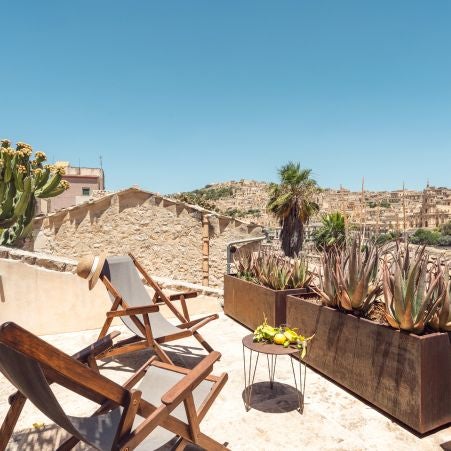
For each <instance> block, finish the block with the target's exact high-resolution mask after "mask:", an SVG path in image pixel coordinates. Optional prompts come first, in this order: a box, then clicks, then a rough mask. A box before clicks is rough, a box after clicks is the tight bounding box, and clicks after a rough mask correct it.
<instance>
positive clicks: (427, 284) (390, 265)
mask: <svg viewBox="0 0 451 451" xmlns="http://www.w3.org/2000/svg"><path fill="white" fill-rule="evenodd" d="M382 268H383V271H382V272H383V289H384V299H385V316H386V318H387V321H388V322H389V324H390V325H391V326H392V327H394V328H397V329H402V330H406V331H409V332H413V333H416V334H421V333H422V332H423V331H424V328H425V327H426V325H427V323H428V322H429V321H430V320H431V319H432V317H433V316H434V314H435V313H436V311H437V309H438V308H439V306H440V304H441V302H442V296H443V295H444V291H443V290H440V286H439V284H440V280H441V277H443V275H442V273H441V270H440V265H437V264H435V265H434V264H430V262H429V255H428V254H427V253H426V252H425V247H424V246H423V247H422V248H420V249H419V250H418V251H417V253H416V255H414V257H413V258H410V252H409V247H408V245H406V247H405V249H404V250H401V249H400V248H399V247H398V248H397V250H396V251H395V253H393V254H392V258H391V262H390V261H389V259H388V258H385V260H384V263H383V265H382Z"/></svg>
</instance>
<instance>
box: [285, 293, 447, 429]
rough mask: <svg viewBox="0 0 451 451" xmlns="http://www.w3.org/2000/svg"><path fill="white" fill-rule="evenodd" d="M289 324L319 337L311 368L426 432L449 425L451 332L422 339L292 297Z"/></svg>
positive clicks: (311, 355)
mask: <svg viewBox="0 0 451 451" xmlns="http://www.w3.org/2000/svg"><path fill="white" fill-rule="evenodd" d="M286 306H287V321H288V322H289V323H290V324H295V325H296V327H299V328H300V330H301V331H302V333H303V334H306V335H311V334H313V333H316V335H315V338H314V339H313V341H312V344H311V347H310V349H309V352H308V354H307V357H306V362H307V363H308V364H309V365H311V366H312V367H313V368H315V369H317V370H318V371H320V372H321V373H323V374H325V375H326V376H328V377H329V378H331V379H333V380H334V381H336V382H337V383H339V384H341V385H343V386H344V387H346V388H348V389H349V390H351V391H352V392H354V393H355V394H357V395H359V396H361V397H362V398H364V399H365V400H366V401H368V402H370V403H371V404H374V405H375V406H377V407H379V408H380V409H381V410H383V411H385V412H387V413H388V414H390V415H392V416H393V417H395V418H396V419H398V420H399V421H401V422H402V423H405V424H406V425H407V426H409V427H411V428H412V429H414V430H416V431H417V432H419V433H421V434H423V433H425V432H428V431H431V430H432V429H435V428H437V427H439V426H442V425H445V424H447V423H449V422H451V334H448V333H433V334H429V335H423V336H418V335H414V334H408V333H405V332H400V331H397V330H394V329H392V328H390V327H388V326H382V325H379V324H376V323H374V322H372V321H369V320H366V319H362V318H357V317H355V316H353V315H348V314H345V313H342V312H339V311H337V310H334V309H331V308H329V307H324V306H321V305H315V304H313V303H311V302H308V301H304V300H302V299H299V298H296V297H294V296H289V297H288V298H287V301H286Z"/></svg>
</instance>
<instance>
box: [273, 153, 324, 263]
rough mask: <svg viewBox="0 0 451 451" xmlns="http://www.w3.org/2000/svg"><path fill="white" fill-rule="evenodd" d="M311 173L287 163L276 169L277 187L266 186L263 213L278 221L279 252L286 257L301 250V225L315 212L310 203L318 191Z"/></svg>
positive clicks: (313, 204) (315, 204)
mask: <svg viewBox="0 0 451 451" xmlns="http://www.w3.org/2000/svg"><path fill="white" fill-rule="evenodd" d="M311 173H312V171H311V169H301V167H300V164H299V163H293V162H291V161H290V162H289V163H288V164H286V165H285V166H282V167H281V168H280V169H279V176H280V183H279V184H277V183H271V185H270V186H269V201H268V205H267V209H268V211H270V212H271V213H273V214H274V215H275V216H276V217H277V218H278V219H279V221H280V225H281V226H282V231H281V234H280V237H281V239H282V249H283V251H284V252H285V255H287V256H288V257H294V256H295V255H297V254H298V253H299V251H300V250H301V249H302V243H303V241H304V225H305V224H307V223H308V221H309V220H310V218H311V217H312V216H313V215H314V214H315V213H317V212H318V211H319V206H318V204H317V203H316V202H315V201H314V200H315V196H316V194H317V193H318V191H319V188H318V185H317V184H316V182H315V180H313V179H311V178H310V174H311Z"/></svg>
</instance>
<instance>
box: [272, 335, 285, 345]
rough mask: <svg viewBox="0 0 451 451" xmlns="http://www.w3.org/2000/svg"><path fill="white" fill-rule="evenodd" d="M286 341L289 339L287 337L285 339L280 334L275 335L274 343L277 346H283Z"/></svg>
mask: <svg viewBox="0 0 451 451" xmlns="http://www.w3.org/2000/svg"><path fill="white" fill-rule="evenodd" d="M286 339H287V337H285V335H284V334H281V333H278V334H276V335H274V343H275V344H276V345H283V344H284V343H285V340H286Z"/></svg>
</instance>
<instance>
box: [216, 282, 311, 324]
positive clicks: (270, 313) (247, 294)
mask: <svg viewBox="0 0 451 451" xmlns="http://www.w3.org/2000/svg"><path fill="white" fill-rule="evenodd" d="M306 291H307V290H306V289H305V288H295V289H291V290H272V289H271V288H267V287H263V286H261V285H257V284H255V283H252V282H247V281H246V280H243V279H239V278H238V277H235V276H229V275H227V274H226V275H224V313H225V314H226V315H228V316H231V317H232V318H233V319H235V320H237V321H239V322H240V323H241V324H243V325H244V326H246V327H248V328H249V329H251V330H255V329H256V328H257V327H258V326H259V325H260V324H261V323H262V322H263V319H264V316H266V318H267V320H268V324H271V325H274V326H279V325H281V324H285V323H286V317H285V313H286V305H285V304H286V297H287V296H288V295H289V294H291V295H294V294H302V293H305V292H306Z"/></svg>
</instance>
